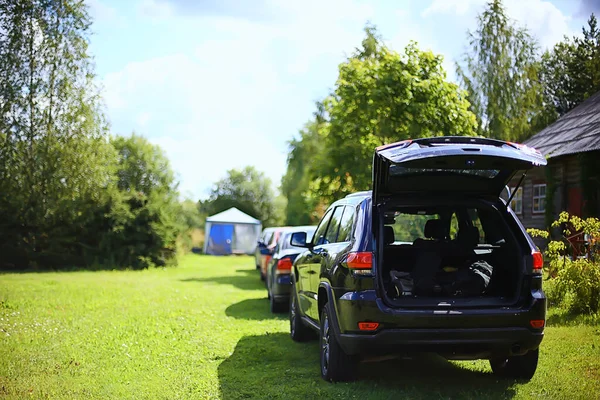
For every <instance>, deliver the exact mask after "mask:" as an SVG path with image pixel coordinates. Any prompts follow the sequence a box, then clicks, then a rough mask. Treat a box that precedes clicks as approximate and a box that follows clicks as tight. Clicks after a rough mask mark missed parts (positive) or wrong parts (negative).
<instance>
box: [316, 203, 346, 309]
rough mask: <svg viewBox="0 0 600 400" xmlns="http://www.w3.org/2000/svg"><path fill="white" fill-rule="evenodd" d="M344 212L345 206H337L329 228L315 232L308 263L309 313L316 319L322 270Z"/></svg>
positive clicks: (335, 238) (335, 240)
mask: <svg viewBox="0 0 600 400" xmlns="http://www.w3.org/2000/svg"><path fill="white" fill-rule="evenodd" d="M343 213H344V206H337V207H335V208H334V209H333V213H332V216H331V220H330V221H329V224H328V226H327V229H326V230H325V232H324V233H323V234H319V235H317V234H315V236H314V238H313V240H316V242H313V243H314V244H315V247H314V248H313V250H312V252H311V253H312V257H311V261H310V263H308V279H309V288H310V293H311V296H310V299H309V301H310V304H309V309H308V315H309V316H310V317H311V318H313V319H314V320H315V321H316V320H318V319H319V309H318V308H319V307H318V306H319V304H318V298H317V293H318V292H319V283H320V281H321V271H322V269H323V268H324V267H326V264H327V262H328V260H329V258H330V256H329V255H330V252H331V250H332V246H335V244H336V242H337V235H338V230H339V228H340V221H341V219H342V215H343Z"/></svg>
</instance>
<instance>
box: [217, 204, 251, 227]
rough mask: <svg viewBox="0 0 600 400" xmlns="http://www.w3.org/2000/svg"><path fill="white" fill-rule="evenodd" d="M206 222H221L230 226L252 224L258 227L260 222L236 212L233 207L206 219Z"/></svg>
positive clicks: (238, 211)
mask: <svg viewBox="0 0 600 400" xmlns="http://www.w3.org/2000/svg"><path fill="white" fill-rule="evenodd" d="M206 222H213V223H214V222H221V223H231V224H253V225H260V221H259V220H257V219H256V218H252V217H251V216H249V215H248V214H246V213H244V212H242V211H240V210H238V209H237V208H235V207H231V208H230V209H229V210H225V211H223V212H220V213H218V214H215V215H211V216H210V217H208V218H206Z"/></svg>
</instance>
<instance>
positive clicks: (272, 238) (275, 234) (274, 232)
mask: <svg viewBox="0 0 600 400" xmlns="http://www.w3.org/2000/svg"><path fill="white" fill-rule="evenodd" d="M266 229H270V231H268V232H267V233H266V235H265V238H264V240H261V241H259V243H258V246H257V248H256V250H257V251H256V252H255V260H258V264H257V268H258V269H259V271H260V280H261V281H264V280H265V276H266V273H267V265H268V264H269V262H270V261H271V258H272V257H273V252H274V251H275V246H277V241H278V240H279V237H280V236H281V233H282V232H283V231H284V230H285V229H286V227H281V226H278V227H274V228H266ZM266 229H265V230H266ZM261 238H262V236H261ZM256 253H258V255H259V257H258V258H256Z"/></svg>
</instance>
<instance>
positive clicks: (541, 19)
mask: <svg viewBox="0 0 600 400" xmlns="http://www.w3.org/2000/svg"><path fill="white" fill-rule="evenodd" d="M486 3H487V0H433V1H432V2H431V4H430V5H429V7H427V8H426V9H425V10H424V11H423V13H422V16H423V17H433V16H435V15H446V16H447V18H449V19H451V20H454V21H455V22H456V20H458V21H460V22H461V23H462V24H463V26H465V27H467V28H469V29H472V28H473V27H474V26H475V18H474V17H475V15H477V13H479V12H480V11H481V10H482V9H483V7H484V5H485V4H486ZM504 6H505V8H506V11H507V13H508V15H509V17H511V18H512V19H514V20H516V21H517V22H518V23H519V25H520V26H525V27H527V29H529V31H530V32H531V33H532V34H533V35H534V36H535V37H536V38H537V39H538V40H539V43H540V46H541V48H542V49H546V48H549V47H551V46H553V45H554V44H555V43H557V42H559V41H560V40H562V38H563V36H564V35H570V34H571V33H572V32H571V31H570V29H569V21H570V19H571V18H570V17H569V16H567V15H565V14H563V12H562V11H561V10H560V9H558V7H556V6H555V5H554V4H552V3H551V2H550V1H547V0H505V1H504Z"/></svg>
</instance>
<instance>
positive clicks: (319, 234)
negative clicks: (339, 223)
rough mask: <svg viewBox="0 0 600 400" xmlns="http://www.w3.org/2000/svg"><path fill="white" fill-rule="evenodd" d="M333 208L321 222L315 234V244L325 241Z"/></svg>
mask: <svg viewBox="0 0 600 400" xmlns="http://www.w3.org/2000/svg"><path fill="white" fill-rule="evenodd" d="M331 214H332V210H329V211H328V212H327V213H326V214H325V215H324V216H323V218H322V219H321V222H319V226H318V227H317V230H316V231H315V235H314V236H313V244H314V245H315V246H318V245H320V244H323V243H324V242H325V230H326V229H327V225H328V224H329V220H330V219H331Z"/></svg>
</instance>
